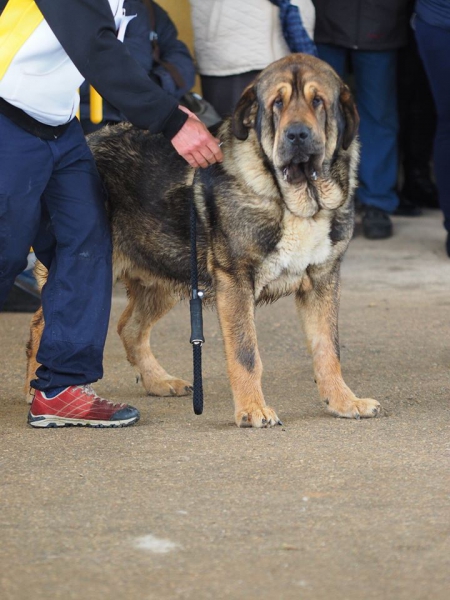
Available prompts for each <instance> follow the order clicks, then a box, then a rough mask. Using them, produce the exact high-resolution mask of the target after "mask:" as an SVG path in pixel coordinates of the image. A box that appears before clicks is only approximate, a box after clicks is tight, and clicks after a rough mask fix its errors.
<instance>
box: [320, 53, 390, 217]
mask: <svg viewBox="0 0 450 600" xmlns="http://www.w3.org/2000/svg"><path fill="white" fill-rule="evenodd" d="M317 51H318V53H319V57H320V58H321V59H322V60H324V61H325V62H327V63H329V64H330V65H331V66H332V67H333V68H334V70H335V71H336V72H337V73H338V74H339V75H340V76H341V77H343V78H345V76H346V65H347V60H348V58H349V56H350V60H351V65H352V70H353V75H354V83H355V95H356V102H357V107H358V112H359V115H360V117H361V123H360V127H359V139H360V141H361V163H360V167H359V184H360V185H359V188H358V192H357V196H358V200H359V201H360V202H361V203H362V204H364V205H368V206H374V207H376V208H379V209H381V210H383V211H385V212H387V213H392V212H394V210H395V209H396V208H397V206H398V202H399V199H398V195H397V192H396V184H397V173H398V145H397V144H398V112H397V94H396V85H397V82H396V63H397V52H396V51H395V50H392V51H378V52H375V51H373V52H372V51H370V52H369V51H365V50H349V49H347V48H341V47H339V46H333V45H330V44H317Z"/></svg>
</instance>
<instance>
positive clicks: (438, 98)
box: [416, 19, 450, 256]
mask: <svg viewBox="0 0 450 600" xmlns="http://www.w3.org/2000/svg"><path fill="white" fill-rule="evenodd" d="M416 38H417V43H418V46H419V51H420V55H421V57H422V60H423V63H424V66H425V70H426V72H427V75H428V78H429V80H430V86H431V91H432V93H433V98H434V102H435V105H436V110H437V128H436V136H435V140H434V171H435V175H436V183H437V187H438V192H439V204H440V206H441V209H442V212H443V213H444V227H445V229H446V230H447V232H449V236H448V238H447V253H448V255H449V256H450V77H448V76H447V74H448V73H450V31H447V30H446V29H441V28H440V27H434V26H433V25H428V23H424V22H423V21H421V20H420V19H416Z"/></svg>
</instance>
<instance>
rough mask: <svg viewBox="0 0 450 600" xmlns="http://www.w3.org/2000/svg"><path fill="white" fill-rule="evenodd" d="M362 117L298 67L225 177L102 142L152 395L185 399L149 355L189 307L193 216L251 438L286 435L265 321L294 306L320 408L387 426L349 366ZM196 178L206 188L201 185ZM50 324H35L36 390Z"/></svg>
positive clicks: (272, 81) (320, 68)
mask: <svg viewBox="0 0 450 600" xmlns="http://www.w3.org/2000/svg"><path fill="white" fill-rule="evenodd" d="M358 122H359V118H358V114H357V111H356V108H355V105H354V102H353V99H352V97H351V94H350V91H349V89H348V87H347V86H346V85H345V84H344V83H343V82H342V81H341V79H340V78H339V77H338V76H337V74H336V73H335V72H334V71H333V69H332V68H331V67H330V66H329V65H327V64H326V63H324V62H323V61H321V60H319V59H317V58H314V57H312V56H307V55H303V54H292V55H290V56H288V57H286V58H283V59H281V60H279V61H277V62H275V63H272V64H271V65H269V66H268V67H267V68H266V69H265V70H264V71H262V72H261V74H260V75H259V76H258V77H257V78H256V80H255V81H254V83H253V84H252V85H250V86H249V87H248V88H247V89H246V90H245V91H244V93H243V95H242V97H241V99H240V101H239V103H238V105H237V107H236V110H235V113H234V115H233V117H232V118H231V119H228V120H226V121H225V122H224V123H223V125H222V126H221V128H220V130H219V133H218V136H219V137H220V139H221V140H222V141H223V146H222V149H223V153H224V160H223V163H222V164H216V165H213V166H210V167H209V168H207V169H204V170H199V171H197V172H195V171H194V170H193V169H192V168H191V167H189V166H188V165H187V164H186V163H185V161H184V160H183V159H182V158H181V157H180V156H178V155H177V154H176V152H175V151H174V149H173V147H172V145H171V144H170V142H168V141H167V140H166V139H165V138H164V137H162V136H160V135H156V136H155V135H151V134H150V133H149V132H145V131H142V130H139V129H136V128H134V127H132V126H131V125H129V124H120V125H117V126H114V127H106V128H104V129H102V130H100V131H99V132H97V133H95V134H92V135H91V136H89V145H90V147H91V149H92V152H93V153H94V156H95V159H96V162H97V166H98V169H99V172H100V174H101V177H102V179H103V181H104V184H105V186H106V189H107V192H108V194H109V198H108V211H109V216H110V220H111V225H112V235H113V247H114V274H115V277H116V279H121V280H122V281H123V282H124V283H125V285H126V287H127V290H128V294H129V303H128V306H127V307H126V309H125V311H124V313H123V314H122V316H121V318H120V322H119V326H118V331H119V334H120V336H121V339H122V342H123V344H124V346H125V350H126V354H127V358H128V360H129V361H130V363H131V364H132V365H133V366H134V367H136V369H137V370H138V372H139V373H140V376H141V380H142V383H143V386H144V388H145V390H146V392H147V393H149V394H152V395H157V396H169V395H184V394H186V393H188V392H189V390H190V384H189V382H186V381H183V380H180V379H177V378H175V377H172V376H170V375H169V374H168V373H167V372H166V371H165V370H164V369H163V368H162V367H161V365H160V364H159V363H158V362H157V360H156V358H155V357H154V355H153V353H152V351H151V348H150V344H149V338H150V332H151V329H152V327H153V325H154V324H155V323H156V322H157V321H158V319H160V318H161V317H162V316H164V315H165V314H166V313H167V312H168V311H169V310H170V309H171V308H172V307H173V306H174V305H175V304H176V303H177V302H178V301H180V300H181V299H184V298H188V297H189V294H190V263H189V256H190V248H189V246H190V228H189V204H190V199H191V198H192V195H193V196H194V198H195V204H196V208H197V213H198V260H199V283H200V289H203V290H205V296H206V301H207V302H213V301H214V302H215V304H216V306H217V311H218V315H219V320H220V325H221V328H222V333H223V339H224V344H225V352H226V358H227V364H228V374H229V378H230V383H231V388H232V391H233V397H234V403H235V421H236V424H237V425H238V426H252V427H270V426H273V425H276V424H277V423H279V419H278V416H277V414H276V413H275V411H274V410H273V409H272V408H270V407H269V406H267V405H266V403H265V401H264V396H263V392H262V387H261V375H262V365H261V359H260V356H259V352H258V346H257V339H256V329H255V320H254V313H255V307H256V306H257V305H258V304H261V303H267V302H273V301H275V300H277V299H278V298H280V297H282V296H286V295H289V294H294V296H295V300H296V303H297V306H298V309H299V313H300V315H301V316H302V318H303V323H304V329H305V333H306V337H307V341H308V345H309V348H310V351H311V353H312V357H313V363H314V373H315V378H316V381H317V385H318V389H319V393H320V396H321V398H322V399H323V401H324V402H325V403H326V405H327V409H328V410H329V411H330V412H331V413H332V414H333V415H336V416H340V417H349V418H359V417H374V416H376V415H377V414H378V413H379V411H380V405H379V403H378V402H377V401H376V400H372V399H370V398H363V399H361V398H357V397H356V396H355V395H354V394H353V392H352V391H351V390H350V389H349V388H348V387H347V385H346V384H345V383H344V380H343V378H342V375H341V366H340V362H339V343H338V328H337V319H338V305H339V287H340V275H339V271H340V263H341V260H342V257H343V254H344V252H345V250H346V248H347V246H348V243H349V241H350V238H351V237H352V232H353V223H354V206H353V194H354V190H355V187H356V169H357V165H358V151H359V149H358V141H357V139H356V134H357V128H358ZM194 174H195V178H194ZM41 330H42V315H41V314H37V315H36V316H35V318H34V320H33V326H32V338H31V342H30V344H29V348H28V356H29V369H28V377H29V379H32V378H33V373H34V371H35V368H36V360H35V356H36V350H37V346H38V343H39V338H40V334H41Z"/></svg>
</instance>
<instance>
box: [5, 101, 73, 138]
mask: <svg viewBox="0 0 450 600" xmlns="http://www.w3.org/2000/svg"><path fill="white" fill-rule="evenodd" d="M0 113H1V114H2V115H5V117H8V119H10V120H11V121H12V122H13V123H15V124H16V125H18V126H19V127H21V128H22V129H24V130H25V131H28V133H31V134H32V135H35V136H36V137H39V138H42V139H43V140H56V139H58V138H59V137H60V136H61V135H62V134H63V133H64V132H65V131H66V129H67V128H68V127H69V125H70V123H71V121H69V122H68V123H64V125H55V126H53V125H46V124H45V123H41V122H40V121H36V119H33V117H30V115H28V114H27V113H26V112H24V111H23V110H21V109H20V108H17V106H13V105H12V104H10V103H9V102H6V100H4V99H3V98H0Z"/></svg>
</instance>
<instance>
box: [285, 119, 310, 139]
mask: <svg viewBox="0 0 450 600" xmlns="http://www.w3.org/2000/svg"><path fill="white" fill-rule="evenodd" d="M285 136H286V138H287V140H288V141H289V142H290V143H291V144H304V143H305V142H307V141H308V140H309V138H310V136H311V130H310V128H309V127H307V126H306V125H303V123H294V124H292V125H290V126H289V127H288V128H287V129H286V132H285Z"/></svg>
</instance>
